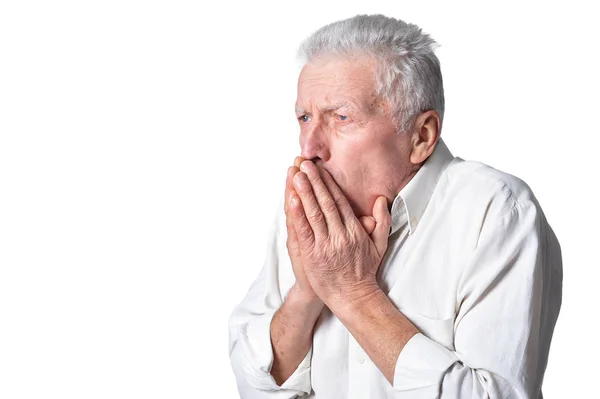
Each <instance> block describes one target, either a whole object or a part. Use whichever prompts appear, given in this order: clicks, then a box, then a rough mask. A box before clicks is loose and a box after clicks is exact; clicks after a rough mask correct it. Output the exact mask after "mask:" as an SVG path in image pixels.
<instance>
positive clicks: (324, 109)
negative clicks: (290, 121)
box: [296, 101, 352, 114]
mask: <svg viewBox="0 0 600 399" xmlns="http://www.w3.org/2000/svg"><path fill="white" fill-rule="evenodd" d="M345 106H349V107H352V106H351V105H350V103H349V102H347V101H342V102H339V103H335V104H330V105H326V106H325V107H322V108H319V111H320V112H321V113H322V114H324V113H325V112H331V111H335V110H336V109H340V108H342V107H345ZM296 113H297V114H306V110H305V109H304V108H302V107H299V106H297V105H296Z"/></svg>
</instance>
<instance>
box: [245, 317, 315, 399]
mask: <svg viewBox="0 0 600 399" xmlns="http://www.w3.org/2000/svg"><path fill="white" fill-rule="evenodd" d="M273 315H274V312H273V313H271V314H265V315H262V316H259V317H256V318H255V319H254V320H253V321H252V323H248V324H247V325H246V328H243V329H241V330H240V339H239V344H241V345H242V348H243V354H244V357H245V360H246V361H245V362H244V366H243V367H244V369H245V374H246V376H247V381H248V383H249V384H250V385H251V386H253V387H254V388H256V389H260V390H263V391H280V390H287V391H297V393H298V394H302V393H303V392H304V393H306V394H310V392H311V390H312V388H311V384H310V364H311V359H312V346H311V348H310V349H309V351H308V353H307V354H306V356H305V357H304V359H302V361H301V362H300V364H299V365H298V367H297V368H296V370H295V371H294V373H293V374H292V375H291V376H290V377H289V378H288V379H287V380H286V381H285V382H284V383H283V384H282V385H281V386H279V385H277V382H275V379H274V378H273V376H272V375H271V367H272V366H273V347H272V346H271V321H272V320H273Z"/></svg>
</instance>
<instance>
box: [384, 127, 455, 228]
mask: <svg viewBox="0 0 600 399" xmlns="http://www.w3.org/2000/svg"><path fill="white" fill-rule="evenodd" d="M453 159H454V156H453V155H452V153H450V150H449V149H448V147H447V146H446V143H444V141H443V140H442V139H441V138H439V139H438V142H437V144H436V146H435V148H434V150H433V153H432V154H431V155H430V156H429V158H427V160H426V161H425V163H424V164H423V166H421V169H419V170H418V171H417V173H416V174H415V175H414V176H413V178H412V179H410V181H409V182H408V183H407V184H406V186H404V188H402V190H400V192H399V193H398V195H397V196H396V198H395V199H394V202H393V203H392V211H391V215H392V229H391V231H390V235H392V234H394V233H395V232H396V231H398V229H399V228H400V227H402V226H403V225H404V223H406V222H407V221H408V229H409V234H413V233H414V232H415V229H416V228H417V226H418V224H419V221H420V220H421V217H422V216H423V213H424V212H425V208H427V204H428V203H429V200H430V199H431V195H432V194H433V190H434V189H435V186H436V185H437V182H438V180H439V179H440V177H441V175H442V173H443V172H444V170H445V169H446V167H447V166H448V164H449V163H450V162H451V161H452V160H453Z"/></svg>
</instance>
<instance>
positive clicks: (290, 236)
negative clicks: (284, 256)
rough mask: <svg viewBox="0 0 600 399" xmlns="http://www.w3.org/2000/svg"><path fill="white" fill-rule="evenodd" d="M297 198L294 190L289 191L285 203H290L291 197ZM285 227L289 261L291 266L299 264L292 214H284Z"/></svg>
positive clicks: (298, 251)
mask: <svg viewBox="0 0 600 399" xmlns="http://www.w3.org/2000/svg"><path fill="white" fill-rule="evenodd" d="M295 196H297V194H296V192H295V191H294V189H291V190H290V195H289V196H288V197H287V198H286V200H285V202H286V203H289V202H291V199H292V198H293V197H295ZM285 226H286V228H287V242H286V245H287V249H288V252H289V254H290V259H291V261H292V264H295V263H296V262H300V255H301V253H300V245H299V244H298V237H297V236H296V229H295V228H294V222H293V216H292V214H291V213H290V214H286V217H285Z"/></svg>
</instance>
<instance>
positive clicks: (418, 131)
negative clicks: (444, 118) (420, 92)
mask: <svg viewBox="0 0 600 399" xmlns="http://www.w3.org/2000/svg"><path fill="white" fill-rule="evenodd" d="M440 130H441V127H440V115H439V114H438V113H437V111H434V110H429V111H425V112H423V113H422V114H421V115H419V116H418V117H417V118H416V119H415V124H414V130H413V131H412V133H411V152H410V162H411V163H413V164H415V165H416V164H421V163H423V162H425V161H426V160H427V158H429V156H430V155H431V153H432V152H433V150H434V148H435V144H436V143H437V140H438V138H439V137H440Z"/></svg>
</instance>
